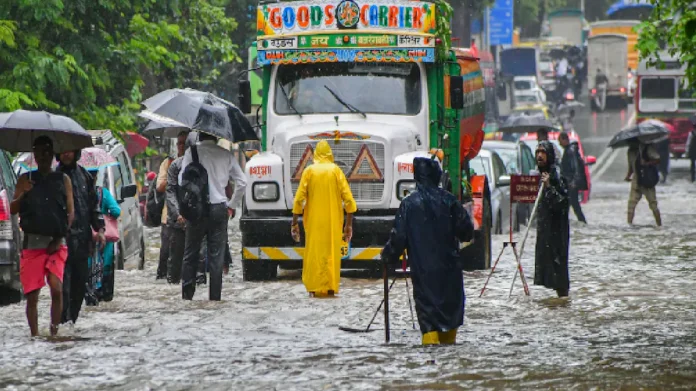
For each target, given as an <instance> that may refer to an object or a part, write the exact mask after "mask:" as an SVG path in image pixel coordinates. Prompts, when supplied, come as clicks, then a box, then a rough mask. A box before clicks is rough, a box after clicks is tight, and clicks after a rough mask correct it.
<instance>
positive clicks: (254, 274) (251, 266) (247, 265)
mask: <svg viewBox="0 0 696 391" xmlns="http://www.w3.org/2000/svg"><path fill="white" fill-rule="evenodd" d="M276 277H278V265H277V264H276V263H275V262H273V261H267V260H249V259H244V260H242V279H243V280H244V281H268V280H272V279H275V278H276Z"/></svg>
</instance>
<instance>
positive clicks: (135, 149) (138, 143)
mask: <svg viewBox="0 0 696 391" xmlns="http://www.w3.org/2000/svg"><path fill="white" fill-rule="evenodd" d="M123 141H124V142H125V143H126V145H125V147H126V152H128V156H130V157H133V156H135V155H137V154H139V153H142V152H144V151H145V150H146V149H147V145H148V144H149V143H150V140H148V139H147V138H146V137H143V136H142V135H139V134H137V133H134V132H126V133H125V134H124V135H123Z"/></svg>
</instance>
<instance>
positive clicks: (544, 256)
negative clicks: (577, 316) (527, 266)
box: [534, 141, 570, 297]
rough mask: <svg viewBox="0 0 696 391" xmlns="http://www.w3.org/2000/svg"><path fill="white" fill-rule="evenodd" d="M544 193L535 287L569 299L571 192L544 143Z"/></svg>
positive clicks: (539, 156) (540, 159)
mask: <svg viewBox="0 0 696 391" xmlns="http://www.w3.org/2000/svg"><path fill="white" fill-rule="evenodd" d="M536 161H537V166H538V167H539V172H541V182H542V183H543V185H544V192H543V193H541V200H540V201H539V207H538V208H539V209H538V215H537V242H536V256H535V262H534V285H543V286H545V287H547V288H549V289H555V290H556V293H558V297H566V296H568V290H569V289H570V277H569V276H568V246H569V244H570V228H569V224H568V209H569V204H568V189H567V188H566V184H565V181H564V180H563V178H562V177H561V175H560V174H559V173H558V170H557V169H556V164H555V162H556V156H555V151H554V147H553V145H552V144H551V143H550V142H549V141H542V142H540V143H539V146H538V147H537V150H536Z"/></svg>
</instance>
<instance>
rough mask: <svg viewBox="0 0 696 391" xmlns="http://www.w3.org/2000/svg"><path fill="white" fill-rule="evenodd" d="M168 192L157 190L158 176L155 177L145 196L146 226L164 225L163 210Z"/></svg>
mask: <svg viewBox="0 0 696 391" xmlns="http://www.w3.org/2000/svg"><path fill="white" fill-rule="evenodd" d="M165 199H166V194H165V193H162V194H159V193H158V192H157V178H155V179H154V180H153V181H152V183H150V187H149V189H148V190H147V196H146V197H145V226H146V227H159V226H160V225H162V211H163V209H164V201H165Z"/></svg>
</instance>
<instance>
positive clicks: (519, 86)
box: [512, 76, 546, 104]
mask: <svg viewBox="0 0 696 391" xmlns="http://www.w3.org/2000/svg"><path fill="white" fill-rule="evenodd" d="M512 86H513V91H514V92H515V94H517V93H538V94H539V96H540V97H541V100H542V103H543V104H545V103H546V93H545V92H544V90H543V89H542V88H541V87H540V86H539V81H538V80H537V78H536V76H515V78H514V79H512Z"/></svg>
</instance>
